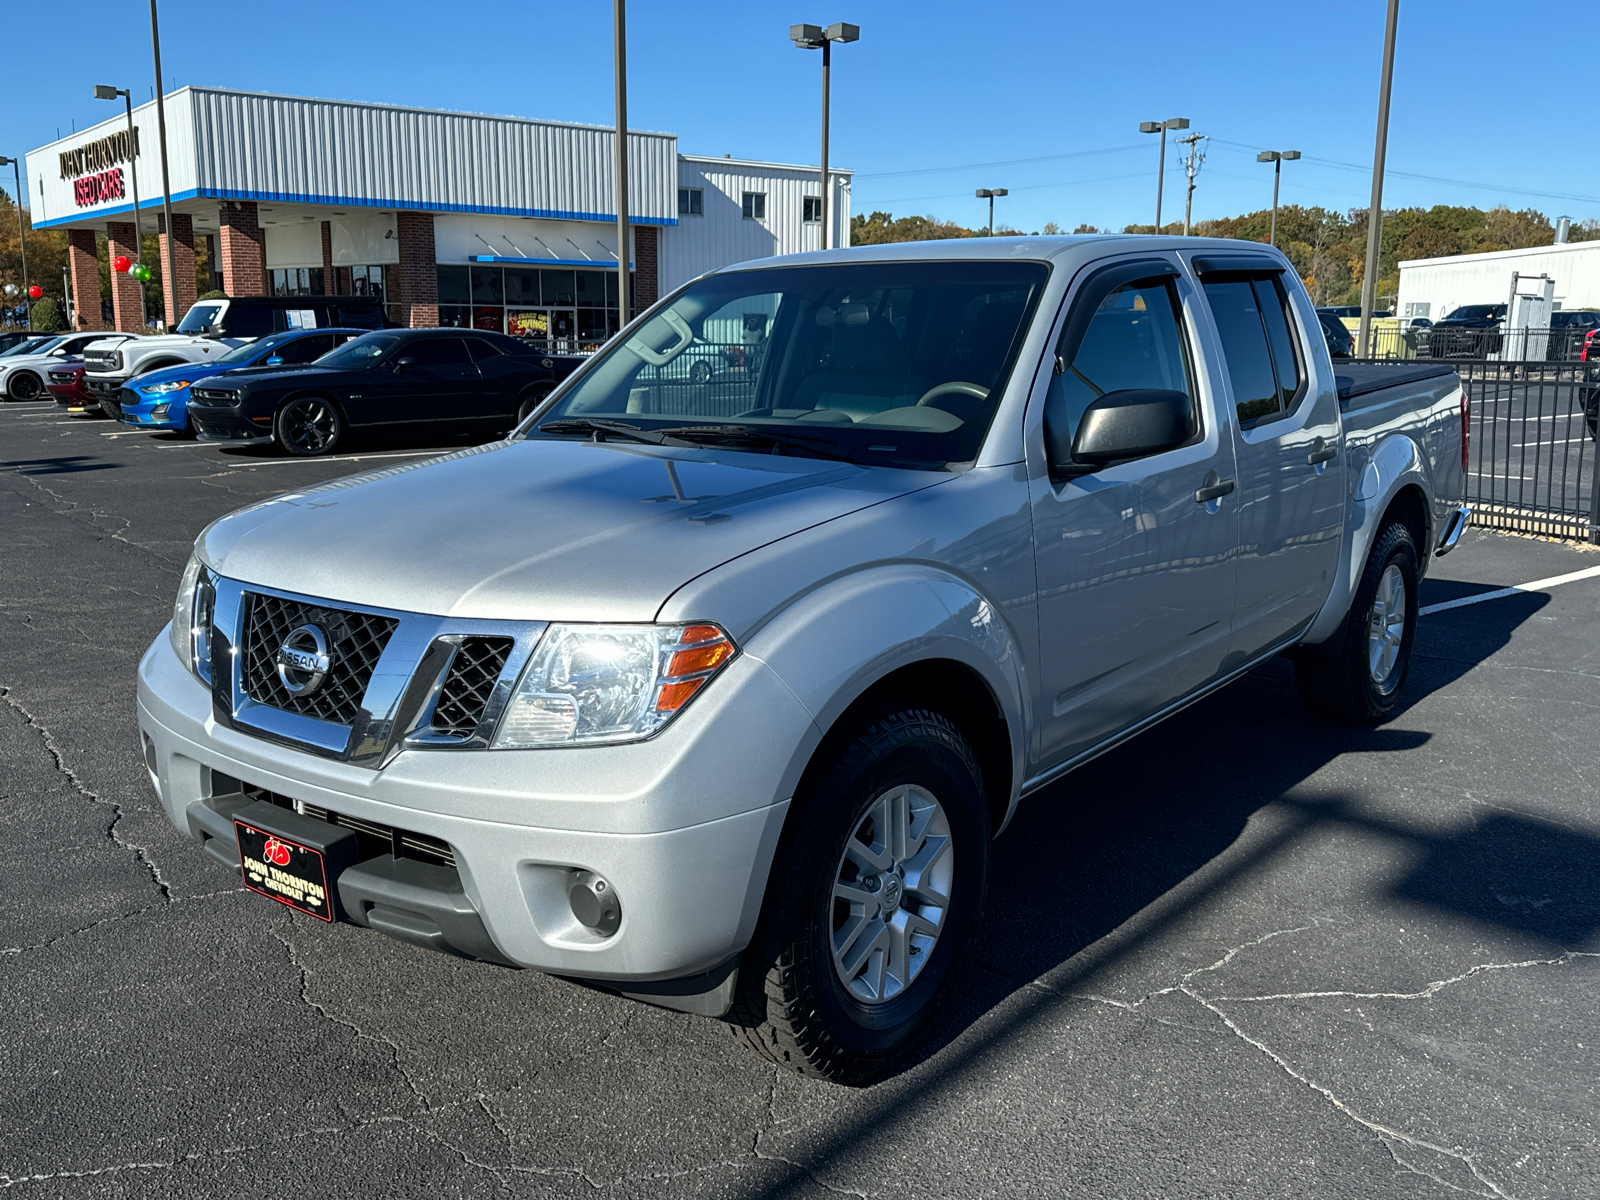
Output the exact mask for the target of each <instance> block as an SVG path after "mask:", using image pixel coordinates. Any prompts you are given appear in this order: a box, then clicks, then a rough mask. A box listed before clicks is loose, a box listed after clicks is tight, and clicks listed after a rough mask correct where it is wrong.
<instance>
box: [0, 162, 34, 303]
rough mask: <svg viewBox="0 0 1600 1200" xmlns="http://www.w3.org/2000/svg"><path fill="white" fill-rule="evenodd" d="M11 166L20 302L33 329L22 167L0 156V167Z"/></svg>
mask: <svg viewBox="0 0 1600 1200" xmlns="http://www.w3.org/2000/svg"><path fill="white" fill-rule="evenodd" d="M4 166H9V167H10V168H11V178H12V179H13V180H15V181H16V185H17V191H16V197H15V199H16V201H17V244H18V245H19V246H21V247H22V302H23V304H24V305H26V306H27V313H28V329H29V330H30V331H31V330H32V329H33V299H32V298H31V297H30V296H29V295H28V232H27V229H26V227H25V226H24V225H23V223H22V168H21V167H20V166H18V164H17V160H16V159H14V158H5V157H3V156H0V167H4Z"/></svg>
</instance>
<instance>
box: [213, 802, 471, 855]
mask: <svg viewBox="0 0 1600 1200" xmlns="http://www.w3.org/2000/svg"><path fill="white" fill-rule="evenodd" d="M239 790H240V791H242V792H243V793H244V794H245V795H246V796H249V797H250V798H251V799H252V800H265V801H267V802H268V803H270V804H276V805H277V806H278V807H279V808H287V809H290V810H291V811H293V812H297V813H300V814H302V815H303V816H307V817H311V818H313V819H314V820H318V821H326V822H327V823H328V824H330V825H337V826H339V827H340V828H341V829H353V830H355V832H356V835H357V837H358V838H359V839H360V847H361V856H362V858H364V859H366V858H376V857H378V856H379V855H382V854H392V855H393V856H394V857H395V858H418V859H421V860H423V861H424V862H431V863H439V864H441V865H443V866H446V867H449V868H451V869H452V870H454V869H455V865H456V854H455V851H454V850H452V849H450V843H449V842H447V841H445V840H444V839H443V838H436V837H430V836H429V835H428V834H425V833H412V832H411V831H410V830H409V829H396V828H395V827H394V826H392V825H380V824H379V823H378V822H376V821H363V820H361V818H359V817H352V816H349V815H347V814H345V813H338V812H333V811H332V810H330V809H326V808H319V807H317V806H316V805H315V804H307V803H306V802H305V801H304V800H291V799H290V798H289V797H288V796H280V795H279V794H278V793H277V792H269V791H268V790H267V789H266V788H260V787H256V786H255V785H254V784H250V783H246V784H242V785H241V786H240V789H239Z"/></svg>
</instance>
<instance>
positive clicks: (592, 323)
mask: <svg viewBox="0 0 1600 1200" xmlns="http://www.w3.org/2000/svg"><path fill="white" fill-rule="evenodd" d="M438 271H439V324H441V325H446V326H449V327H451V328H457V329H483V330H488V331H491V332H494V333H509V334H511V335H512V336H513V337H520V338H526V339H528V340H530V341H532V342H534V343H535V344H536V345H538V346H539V347H540V348H541V349H546V350H549V351H551V352H553V353H557V354H583V353H588V352H589V351H591V350H597V349H599V348H600V346H601V345H602V344H603V343H604V342H605V341H606V339H607V338H609V337H610V336H611V335H612V334H613V333H615V332H616V331H617V329H618V322H617V273H616V272H615V271H589V270H582V269H568V268H554V267H533V266H504V267H502V266H500V265H499V264H494V265H491V264H488V263H474V264H472V265H471V266H454V265H451V264H448V263H441V264H440V265H439V268H438Z"/></svg>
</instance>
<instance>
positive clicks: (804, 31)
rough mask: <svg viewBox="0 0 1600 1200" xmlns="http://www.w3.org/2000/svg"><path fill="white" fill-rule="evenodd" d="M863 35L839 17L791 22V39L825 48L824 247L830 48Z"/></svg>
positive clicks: (825, 238)
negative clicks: (824, 21) (808, 22)
mask: <svg viewBox="0 0 1600 1200" xmlns="http://www.w3.org/2000/svg"><path fill="white" fill-rule="evenodd" d="M860 37H861V27H860V26H859V25H851V24H849V23H848V22H846V21H835V22H834V23H833V24H832V25H829V26H828V27H827V28H826V29H824V28H822V27H821V26H820V25H791V26H789V40H790V41H792V42H793V43H794V44H795V45H796V46H798V47H800V49H802V50H821V51H822V214H821V215H822V249H824V250H826V249H827V248H828V240H829V239H828V210H829V209H830V208H832V207H833V206H832V205H831V204H830V203H829V202H828V201H829V196H828V75H829V71H830V69H831V67H832V55H831V53H830V50H831V48H832V46H833V43H834V42H854V41H857V40H858V39H859V38H860Z"/></svg>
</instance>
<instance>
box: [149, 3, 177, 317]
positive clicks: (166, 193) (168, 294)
mask: <svg viewBox="0 0 1600 1200" xmlns="http://www.w3.org/2000/svg"><path fill="white" fill-rule="evenodd" d="M150 52H151V54H152V55H153V56H154V57H155V62H156V141H157V142H159V143H160V149H161V214H162V220H164V221H165V222H166V225H167V261H166V262H165V263H163V264H162V265H161V293H162V307H163V308H169V307H170V308H171V309H172V323H173V324H174V325H176V324H177V323H178V322H179V321H181V320H182V319H183V314H182V313H180V312H179V311H178V292H177V272H176V271H174V270H173V266H172V264H173V261H174V260H173V257H172V239H173V238H174V237H175V236H176V233H175V231H174V230H173V228H172V186H171V185H170V184H169V183H168V182H167V107H166V104H165V102H164V101H163V99H162V95H161V30H160V27H159V26H158V25H157V24H156V0H150ZM165 315H166V314H165V313H163V314H162V316H163V317H164V316H165Z"/></svg>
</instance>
